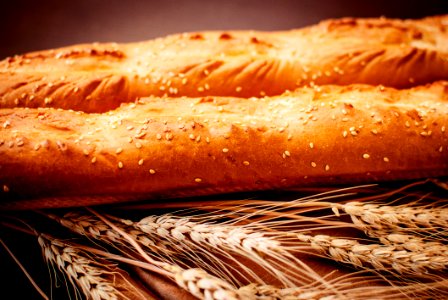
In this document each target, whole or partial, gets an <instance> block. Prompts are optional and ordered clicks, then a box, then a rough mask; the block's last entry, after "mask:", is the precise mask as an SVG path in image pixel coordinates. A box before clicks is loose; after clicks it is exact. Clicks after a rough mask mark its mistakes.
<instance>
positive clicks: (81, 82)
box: [0, 16, 448, 112]
mask: <svg viewBox="0 0 448 300" xmlns="http://www.w3.org/2000/svg"><path fill="white" fill-rule="evenodd" d="M447 24H448V16H438V17H430V18H425V19H422V20H392V19H384V18H380V19H352V18H346V19H340V20H329V21H324V22H321V23H320V24H318V25H315V26H311V27H308V28H304V29H299V30H292V31H283V32H256V31H235V32H203V33H188V34H180V35H172V36H168V37H166V38H160V39H156V40H151V41H147V42H141V43H132V44H84V45H76V46H71V47H66V48H61V49H56V50H47V51H39V52H34V53H28V54H24V55H21V56H15V57H12V58H8V59H5V60H3V61H2V62H0V108H7V107H59V108H64V109H74V110H80V111H85V112H104V111H108V110H110V109H113V108H116V107H118V106H119V104H120V103H122V102H131V101H134V100H135V99H136V98H137V97H144V96H150V95H153V96H163V95H168V96H173V97H176V96H190V97H201V96H206V95H214V96H233V97H251V96H260V94H261V95H264V94H266V95H278V94H281V93H282V92H284V91H285V90H294V89H295V88H296V87H297V86H304V85H311V86H313V85H322V84H341V85H345V84H351V83H366V84H373V85H378V84H382V85H385V86H391V87H397V88H406V87H410V86H414V85H420V84H425V83H430V82H433V81H436V80H447V79H448V30H447V28H448V25H447Z"/></svg>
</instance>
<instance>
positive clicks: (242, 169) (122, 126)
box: [0, 81, 448, 207]
mask: <svg viewBox="0 0 448 300" xmlns="http://www.w3.org/2000/svg"><path fill="white" fill-rule="evenodd" d="M447 95H448V82H446V81H440V82H436V83H433V84H429V85H426V86H420V87H415V88H411V89H403V90H397V89H394V88H384V87H381V86H380V87H373V86H368V85H349V86H331V85H328V86H322V87H314V88H310V87H303V88H299V89H297V90H296V91H294V92H286V93H284V94H283V95H281V96H275V97H264V98H249V99H243V98H235V97H210V96H208V97H201V98H157V97H150V98H143V99H140V100H138V101H136V102H134V103H128V104H123V105H122V107H120V108H118V109H115V110H113V111H109V112H106V113H101V114H95V113H91V114H89V113H83V112H75V111H70V110H62V109H53V108H37V109H30V108H14V109H1V110H0V124H1V125H2V126H1V129H0V131H1V135H0V139H1V140H0V184H1V186H2V187H3V189H2V191H1V194H0V196H1V198H3V200H4V201H3V203H5V202H8V200H14V199H31V198H36V197H37V198H46V197H47V198H48V199H50V198H51V197H59V199H63V198H64V197H67V199H69V198H70V197H71V196H76V197H100V198H101V197H102V196H103V197H104V199H102V200H101V201H103V202H102V203H107V202H112V201H118V200H117V199H122V200H123V199H131V198H132V199H134V198H135V199H136V198H146V199H148V198H156V197H179V196H196V195H207V194H216V193H227V192H239V191H254V190H263V189H273V188H274V189H275V188H285V187H293V186H298V185H300V186H304V185H316V184H321V183H325V184H337V183H344V182H350V183H351V184H353V183H356V182H359V183H361V182H373V181H387V180H397V179H414V178H423V177H432V176H445V175H448V136H447V130H446V129H447V127H448V96H447ZM110 196H115V198H113V197H112V198H110ZM107 197H109V198H107ZM5 200H6V201H5ZM85 204H86V203H84V202H82V201H77V202H75V203H73V202H70V201H64V200H61V201H59V202H57V203H56V202H51V207H55V206H58V205H60V206H73V205H85ZM89 204H92V201H91V202H89Z"/></svg>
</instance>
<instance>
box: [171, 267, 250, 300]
mask: <svg viewBox="0 0 448 300" xmlns="http://www.w3.org/2000/svg"><path fill="white" fill-rule="evenodd" d="M174 279H175V281H176V283H177V284H178V285H179V286H180V287H182V288H184V289H185V290H187V291H189V292H190V293H191V294H192V295H194V296H196V297H198V298H200V299H207V300H208V299H210V300H212V299H214V300H236V299H241V298H240V297H239V295H238V293H237V292H236V289H235V288H234V287H233V286H232V285H230V284H229V283H227V282H226V281H224V280H221V279H219V278H217V277H215V276H211V275H210V274H208V273H207V272H206V271H204V270H202V269H196V268H194V269H187V270H182V269H180V268H179V269H178V270H177V271H176V272H175V276H174Z"/></svg>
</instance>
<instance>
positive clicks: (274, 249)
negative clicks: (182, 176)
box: [19, 183, 448, 300]
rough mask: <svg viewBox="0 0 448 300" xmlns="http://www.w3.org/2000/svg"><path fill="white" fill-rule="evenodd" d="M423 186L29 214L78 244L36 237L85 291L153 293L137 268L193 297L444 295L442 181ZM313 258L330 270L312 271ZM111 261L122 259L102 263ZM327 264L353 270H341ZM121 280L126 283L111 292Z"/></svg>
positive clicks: (90, 294)
mask: <svg viewBox="0 0 448 300" xmlns="http://www.w3.org/2000/svg"><path fill="white" fill-rule="evenodd" d="M427 184H428V183H413V184H412V185H410V186H411V188H412V189H414V190H412V191H411V190H410V189H409V188H410V187H409V186H405V187H400V188H398V189H397V190H385V189H378V192H377V193H376V194H375V193H374V191H373V190H375V189H374V188H372V187H371V186H365V187H367V188H368V189H370V190H369V191H368V193H367V192H366V193H364V192H363V191H362V189H359V188H354V187H353V188H344V189H340V190H330V191H324V192H322V193H318V194H310V195H308V196H304V197H301V198H300V199H297V200H294V199H293V200H287V201H285V200H283V199H281V200H277V199H275V198H274V199H270V200H269V199H268V200H258V199H245V200H230V201H227V200H226V201H223V200H214V201H208V200H207V201H184V202H179V203H175V202H172V203H168V204H166V203H164V204H157V203H154V204H151V205H148V206H147V207H142V206H141V205H138V204H136V205H133V206H127V207H126V208H124V209H123V207H118V210H115V209H114V208H113V207H112V208H111V207H107V208H106V209H104V210H103V209H102V208H98V209H96V210H92V209H90V208H87V210H73V209H69V210H65V212H63V213H61V212H60V211H40V212H39V214H36V216H40V217H41V216H42V215H44V216H46V217H50V218H51V219H53V220H56V221H57V222H58V223H59V224H61V225H63V226H62V227H65V228H68V229H70V231H71V232H72V233H71V234H69V235H68V237H70V238H73V237H76V238H77V243H76V244H74V243H73V242H68V241H67V240H66V239H61V238H54V237H53V236H52V235H47V234H39V243H40V245H41V247H42V248H43V253H44V256H45V259H46V261H47V262H48V263H49V264H55V266H56V268H57V269H58V270H60V271H62V272H63V274H65V275H64V278H65V279H66V280H67V281H68V282H71V283H72V284H75V285H76V286H77V290H78V291H79V292H80V293H82V294H84V296H85V298H87V299H114V298H113V297H116V298H117V299H126V297H127V298H128V299H142V298H147V299H152V298H151V297H152V296H151V295H152V294H151V293H150V292H147V291H146V290H145V289H151V284H150V283H149V282H146V283H145V282H144V284H145V289H137V288H136V287H135V288H136V289H137V290H134V291H133V292H130V290H132V280H131V279H130V278H133V277H134V276H137V273H133V269H132V268H140V269H144V270H146V271H147V272H151V273H153V274H157V276H162V277H163V278H165V279H166V280H168V282H170V284H172V285H173V286H177V287H178V288H180V289H182V290H184V291H185V292H188V293H189V294H190V295H192V296H194V297H196V298H199V299H260V300H261V299H269V300H270V299H272V300H274V299H326V300H328V299H365V298H366V297H367V298H372V297H373V298H375V299H399V298H415V297H418V298H423V299H429V298H431V299H445V298H446V297H447V296H448V289H447V286H448V278H447V276H446V269H447V266H448V245H447V240H446V232H445V228H446V215H445V211H446V205H445V201H446V198H445V195H446V190H444V188H443V185H436V188H434V186H431V189H432V190H431V192H434V193H435V192H437V191H436V189H441V190H442V193H441V194H438V195H437V196H433V198H435V201H432V202H430V203H428V201H424V200H425V197H428V193H427V190H426V189H424V188H423V187H424V186H426V185H427ZM431 184H432V183H431ZM365 187H363V188H365ZM415 189H416V190H415ZM419 189H421V190H419ZM372 191H373V192H372ZM439 192H440V191H439ZM358 193H359V194H358ZM440 195H442V196H440ZM433 198H431V200H434V199H433ZM403 200H405V201H403ZM170 206H171V207H170ZM161 207H163V208H164V212H163V213H160V212H159V209H160V208H161ZM136 211H138V214H135V212H136ZM166 211H168V212H166ZM19 216H20V215H19ZM142 216H143V217H142ZM20 217H21V218H22V219H24V220H25V221H33V217H30V216H20ZM37 223H38V222H37ZM53 224H54V223H53ZM47 229H50V230H55V227H54V225H53V226H50V227H48V228H47ZM47 232H48V231H47ZM67 234H68V232H67ZM308 257H314V258H315V259H318V261H319V263H320V265H321V266H322V265H325V268H324V269H320V271H319V269H315V267H316V265H315V264H313V263H312V261H310V260H309V259H308ZM302 258H306V259H302ZM111 261H113V262H114V264H117V265H110V263H109V264H106V265H105V264H104V262H111ZM332 262H334V263H342V264H343V265H347V266H350V267H353V268H355V269H358V271H353V270H350V269H348V270H347V272H345V271H344V272H342V273H340V274H338V273H337V272H336V270H338V269H340V267H338V266H337V265H333V264H332ZM109 266H112V267H109ZM130 267H132V268H130ZM122 268H124V269H126V270H128V271H129V272H131V273H130V274H129V277H126V276H124V275H123V272H122ZM86 274H87V275H88V276H87V275H86ZM96 277H98V278H96ZM120 278H121V279H120ZM119 280H121V281H124V282H126V283H125V284H123V285H122V287H121V288H120V289H119V290H114V289H113V288H114V286H115V285H114V284H116V282H117V281H119ZM97 283H98V284H97ZM96 289H99V290H98V291H97V290H96ZM108 293H110V294H111V295H109V294H108ZM139 293H140V294H139ZM114 295H115V296H114ZM138 295H140V296H138ZM141 295H144V296H143V297H142V296H141ZM101 297H103V298H101ZM107 297H109V298H107ZM157 297H161V298H163V294H161V295H157Z"/></svg>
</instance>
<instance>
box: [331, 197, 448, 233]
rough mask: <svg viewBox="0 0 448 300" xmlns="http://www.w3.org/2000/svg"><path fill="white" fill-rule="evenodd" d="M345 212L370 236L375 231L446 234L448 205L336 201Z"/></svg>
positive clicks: (337, 207) (336, 206)
mask: <svg viewBox="0 0 448 300" xmlns="http://www.w3.org/2000/svg"><path fill="white" fill-rule="evenodd" d="M333 208H336V209H341V210H343V211H344V212H346V213H347V214H348V215H349V216H350V218H351V220H352V222H353V224H355V226H356V227H358V228H359V229H361V230H363V231H364V232H366V234H368V235H370V236H375V235H376V232H382V233H384V232H414V233H419V232H423V233H424V234H425V235H427V234H428V233H432V235H433V237H437V236H439V235H441V236H446V228H447V227H448V209H447V208H445V207H424V206H423V207H421V206H420V207H417V206H413V205H397V206H391V205H380V204H372V203H362V202H356V201H354V202H348V203H346V204H333Z"/></svg>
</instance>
